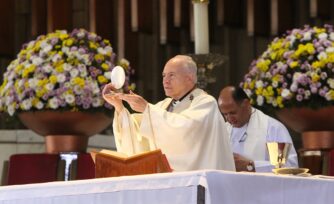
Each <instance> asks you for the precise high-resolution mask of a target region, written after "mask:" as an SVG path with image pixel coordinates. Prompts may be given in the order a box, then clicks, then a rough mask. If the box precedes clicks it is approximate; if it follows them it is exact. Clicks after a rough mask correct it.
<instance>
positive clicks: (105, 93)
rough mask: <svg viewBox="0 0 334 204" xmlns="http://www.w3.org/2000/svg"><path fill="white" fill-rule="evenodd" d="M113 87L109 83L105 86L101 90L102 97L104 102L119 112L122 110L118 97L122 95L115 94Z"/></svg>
mask: <svg viewBox="0 0 334 204" xmlns="http://www.w3.org/2000/svg"><path fill="white" fill-rule="evenodd" d="M115 90H116V89H115V88H114V86H113V85H112V84H111V83H110V84H107V85H106V86H105V87H104V88H103V90H102V97H103V99H104V100H106V101H107V102H108V103H109V104H111V105H112V106H114V108H115V110H116V111H117V112H121V111H122V110H123V108H124V106H123V103H122V100H121V98H120V96H121V95H122V93H117V92H115Z"/></svg>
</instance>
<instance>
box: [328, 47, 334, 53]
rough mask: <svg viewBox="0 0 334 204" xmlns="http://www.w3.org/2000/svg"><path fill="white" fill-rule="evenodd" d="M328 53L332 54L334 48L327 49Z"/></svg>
mask: <svg viewBox="0 0 334 204" xmlns="http://www.w3.org/2000/svg"><path fill="white" fill-rule="evenodd" d="M326 52H327V53H332V52H334V47H328V48H326Z"/></svg>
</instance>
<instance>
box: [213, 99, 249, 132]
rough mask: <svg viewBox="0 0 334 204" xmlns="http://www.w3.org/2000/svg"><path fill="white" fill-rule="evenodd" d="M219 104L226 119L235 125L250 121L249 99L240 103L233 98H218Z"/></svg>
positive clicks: (238, 125)
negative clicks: (227, 99)
mask: <svg viewBox="0 0 334 204" xmlns="http://www.w3.org/2000/svg"><path fill="white" fill-rule="evenodd" d="M218 105H219V109H220V112H221V113H222V114H223V116H224V118H225V120H226V121H227V122H229V123H230V124H231V125H232V126H233V127H237V128H239V127H242V126H244V125H245V124H246V123H248V120H249V110H250V107H249V105H250V104H249V103H248V101H247V100H244V101H242V102H240V103H237V102H235V101H234V100H233V99H231V100H229V101H226V100H218Z"/></svg>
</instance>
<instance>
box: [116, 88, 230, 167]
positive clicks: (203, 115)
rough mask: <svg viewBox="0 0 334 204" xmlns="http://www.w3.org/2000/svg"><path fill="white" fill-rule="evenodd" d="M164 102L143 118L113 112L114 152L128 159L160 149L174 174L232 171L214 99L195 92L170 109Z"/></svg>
mask: <svg viewBox="0 0 334 204" xmlns="http://www.w3.org/2000/svg"><path fill="white" fill-rule="evenodd" d="M171 101H172V99H171V98H166V99H165V100H163V101H160V102H159V103H157V104H156V105H152V104H148V105H147V107H146V109H145V111H144V112H143V113H142V114H132V115H131V114H129V112H128V111H127V110H126V109H125V108H124V109H123V111H122V112H121V113H120V114H117V113H116V112H115V117H114V124H113V127H114V135H115V140H116V147H117V151H120V152H123V153H125V154H127V155H132V154H136V153H140V152H143V151H148V150H154V149H161V150H162V152H163V153H164V154H166V156H167V159H168V161H169V163H170V165H171V168H172V169H174V171H188V170H198V169H221V170H232V171H234V170H235V166H234V161H233V154H232V150H231V147H230V144H229V137H228V133H227V130H226V126H225V125H224V124H225V122H224V119H223V117H222V116H221V114H220V111H219V109H218V105H217V102H216V100H215V98H213V97H212V96H210V95H208V94H207V93H205V92H204V91H203V90H201V89H194V90H193V91H192V92H190V93H189V94H188V95H187V96H186V97H185V98H184V99H182V100H181V101H180V102H179V103H178V104H176V105H175V106H174V108H173V111H172V112H168V111H167V110H166V109H167V107H168V106H169V104H170V103H171Z"/></svg>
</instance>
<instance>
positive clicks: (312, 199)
mask: <svg viewBox="0 0 334 204" xmlns="http://www.w3.org/2000/svg"><path fill="white" fill-rule="evenodd" d="M202 187H204V188H202ZM201 189H204V191H203V193H204V195H202V193H201ZM201 199H203V200H201ZM202 201H203V202H202ZM204 201H205V203H206V204H210V203H213V204H216V203H222V204H244V203H245V204H246V203H247V204H252V203H254V204H255V203H256V204H261V203H271V204H287V203H293V204H298V203H300V204H308V203H312V204H319V203H326V204H329V203H333V202H334V178H332V177H323V178H320V177H318V176H311V177H298V176H289V175H284V176H279V175H274V174H269V173H267V174H261V173H236V172H229V171H218V170H201V171H190V172H174V173H162V174H152V175H140V176H124V177H114V178H102V179H89V180H78V181H67V182H50V183H41V184H27V185H15V186H2V187H0V204H39V203H40V204H51V203H52V204H57V203H66V204H67V203H68V204H91V203H96V204H104V203H112V204H114V203H116V204H117V203H123V204H126V203H131V204H132V203H143V204H144V203H145V204H151V203H152V204H153V203H154V204H163V203H166V204H167V203H168V204H173V203H182V204H192V203H204Z"/></svg>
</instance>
